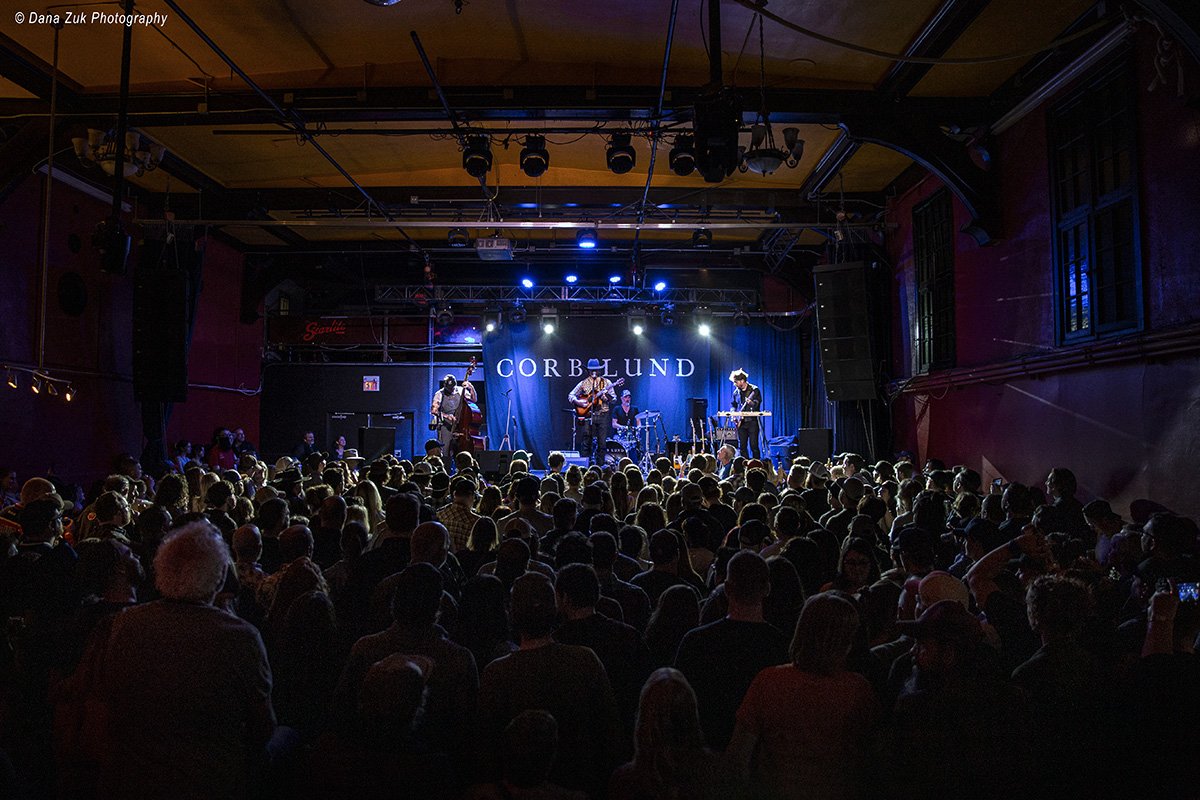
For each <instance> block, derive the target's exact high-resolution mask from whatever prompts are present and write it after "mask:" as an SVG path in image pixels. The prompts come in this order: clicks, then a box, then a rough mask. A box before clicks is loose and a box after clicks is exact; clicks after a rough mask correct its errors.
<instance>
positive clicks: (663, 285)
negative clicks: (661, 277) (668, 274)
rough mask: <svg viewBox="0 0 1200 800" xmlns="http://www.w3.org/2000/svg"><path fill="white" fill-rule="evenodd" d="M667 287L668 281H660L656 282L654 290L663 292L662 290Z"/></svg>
mask: <svg viewBox="0 0 1200 800" xmlns="http://www.w3.org/2000/svg"><path fill="white" fill-rule="evenodd" d="M666 288H667V282H666V281H658V282H657V283H655V284H654V291H656V292H661V291H662V290H664V289H666Z"/></svg>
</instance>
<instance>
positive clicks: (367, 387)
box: [363, 375, 379, 392]
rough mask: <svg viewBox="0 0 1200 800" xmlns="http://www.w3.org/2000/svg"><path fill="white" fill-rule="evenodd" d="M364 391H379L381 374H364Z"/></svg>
mask: <svg viewBox="0 0 1200 800" xmlns="http://www.w3.org/2000/svg"><path fill="white" fill-rule="evenodd" d="M363 391H364V392H378V391H379V376H378V375H363Z"/></svg>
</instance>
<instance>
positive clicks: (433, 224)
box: [134, 218, 896, 231]
mask: <svg viewBox="0 0 1200 800" xmlns="http://www.w3.org/2000/svg"><path fill="white" fill-rule="evenodd" d="M134 223H135V224H137V225H146V226H155V225H157V226H161V225H167V224H168V222H167V220H162V219H138V220H134ZM174 223H175V224H187V225H210V226H220V227H230V226H232V227H255V228H352V229H353V228H360V229H371V228H390V227H395V225H394V224H393V223H391V222H386V221H384V220H375V219H364V218H358V219H345V218H337V219H265V220H258V219H255V220H245V219H177V220H175V221H174ZM404 224H405V226H406V227H409V228H467V229H469V230H485V231H489V230H552V229H556V228H560V229H563V230H579V229H583V228H586V229H589V230H591V229H599V230H624V231H633V230H638V229H639V228H640V229H642V230H648V231H692V230H695V229H696V225H697V223H695V222H642V223H638V222H603V221H601V222H596V221H592V220H582V221H572V222H568V221H563V220H544V219H543V220H501V221H495V222H487V221H483V220H477V221H469V220H462V219H419V220H411V221H409V220H406V221H405V223H404ZM704 227H706V228H709V229H710V230H770V229H774V228H791V229H794V230H801V229H821V230H824V229H827V228H834V227H836V228H839V229H843V230H845V229H851V228H860V229H864V230H875V229H877V228H879V227H885V228H894V227H896V224H895V223H886V224H883V223H875V222H860V223H836V222H830V223H825V224H817V223H812V222H805V223H799V222H755V221H753V220H735V221H732V222H711V223H705V225H704Z"/></svg>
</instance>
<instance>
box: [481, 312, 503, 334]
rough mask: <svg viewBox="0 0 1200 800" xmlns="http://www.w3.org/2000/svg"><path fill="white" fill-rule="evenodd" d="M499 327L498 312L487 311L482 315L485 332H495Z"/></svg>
mask: <svg viewBox="0 0 1200 800" xmlns="http://www.w3.org/2000/svg"><path fill="white" fill-rule="evenodd" d="M499 327H500V312H499V311H488V312H485V313H484V315H483V330H484V331H485V332H487V333H495V332H496V329H497V328H499Z"/></svg>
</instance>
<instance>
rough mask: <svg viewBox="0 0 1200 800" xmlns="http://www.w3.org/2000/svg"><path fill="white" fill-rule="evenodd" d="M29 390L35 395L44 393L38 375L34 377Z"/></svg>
mask: <svg viewBox="0 0 1200 800" xmlns="http://www.w3.org/2000/svg"><path fill="white" fill-rule="evenodd" d="M29 389H30V391H32V392H33V393H34V394H41V393H42V379H41V378H40V377H38V376H37V375H34V376H33V380H32V381H30V382H29Z"/></svg>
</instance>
